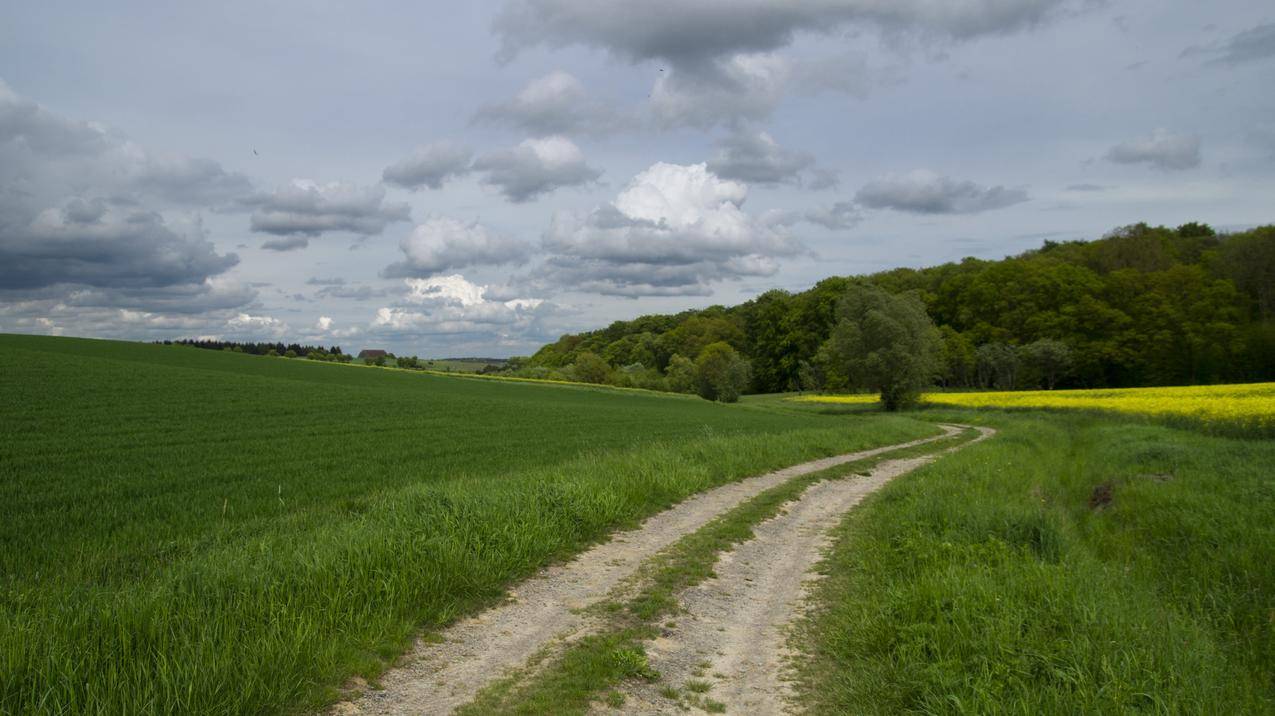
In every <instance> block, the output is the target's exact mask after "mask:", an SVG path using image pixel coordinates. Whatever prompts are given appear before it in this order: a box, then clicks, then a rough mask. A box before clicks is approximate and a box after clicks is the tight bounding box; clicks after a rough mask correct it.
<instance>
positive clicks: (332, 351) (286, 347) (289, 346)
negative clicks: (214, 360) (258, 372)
mask: <svg viewBox="0 0 1275 716" xmlns="http://www.w3.org/2000/svg"><path fill="white" fill-rule="evenodd" d="M156 343H161V344H163V345H166V346H189V347H191V348H201V349H203V350H210V351H229V352H231V353H249V354H252V355H258V356H284V357H286V358H309V359H311V360H323V361H334V362H339V363H349V362H350V361H351V360H353V358H352V357H351V356H350V355H349V354H347V353H345V352H344V351H342V350H341V346H330V347H328V348H324V347H323V346H306V345H301V344H299V343H283V342H274V343H252V342H240V341H217V340H208V339H198V338H183V339H180V340H176V341H156Z"/></svg>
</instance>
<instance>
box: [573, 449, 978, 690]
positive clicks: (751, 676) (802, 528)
mask: <svg viewBox="0 0 1275 716" xmlns="http://www.w3.org/2000/svg"><path fill="white" fill-rule="evenodd" d="M977 430H978V431H979V435H978V437H976V438H975V439H974V440H971V441H969V442H965V443H962V444H960V445H957V446H955V447H952V448H948V449H946V450H941V451H938V452H934V453H931V454H928V455H923V456H920V457H909V458H902V459H896V460H886V461H883V462H881V463H878V464H877V465H876V466H875V467H873V468H872V469H871V470H870V471H869V472H868V473H867V474H866V475H861V476H854V477H848V478H843V479H836V480H825V481H823V482H820V483H818V484H816V485H813V486H811V487H810V488H808V489H807V490H806V491H805V492H804V493H802V495H801V496H800V497H799V498H797V499H795V500H793V501H792V502H790V503H788V505H787V506H786V509H785V510H784V511H783V512H781V513H780V514H778V515H776V516H774V517H772V518H770V519H768V520H766V521H764V522H761V523H759V524H758V525H756V526H755V527H754V528H753V538H752V539H750V540H748V541H746V542H742V543H740V544H738V545H737V546H736V547H735V549H733V550H732V551H730V552H725V553H722V554H721V555H720V556H719V557H718V561H717V564H716V565H715V567H714V569H713V571H714V575H715V576H714V577H712V578H711V579H708V580H706V581H704V582H703V583H701V584H699V585H697V586H694V587H692V588H690V589H687V590H685V591H684V592H683V593H682V594H681V595H679V600H678V601H679V603H680V606H681V608H682V612H681V613H679V614H677V616H676V625H675V626H673V627H672V628H670V629H666V630H665V632H664V635H663V636H661V637H660V638H657V639H655V640H654V641H653V642H650V643H649V644H648V645H647V649H646V652H647V656H648V658H649V660H650V665H651V667H652V668H653V669H654V670H655V671H656V672H658V673H659V674H660V679H659V680H658V681H656V682H653V683H638V682H630V683H629V684H628V685H627V686H626V688H625V689H624V690H623V693H624V694H625V697H626V698H625V700H624V705H623V706H621V707H619V708H606V707H602V706H595V708H594V710H593V712H594V713H595V714H615V713H622V714H650V713H677V712H684V711H686V710H687V708H686V707H687V706H688V705H691V706H699V707H700V708H705V707H709V706H711V708H712V709H713V710H714V711H720V712H724V713H728V714H780V713H787V712H790V710H792V708H793V705H792V703H791V699H792V692H791V687H790V684H789V678H788V677H789V669H790V663H791V659H792V657H793V656H794V654H793V652H792V650H791V648H790V647H789V646H788V627H789V625H790V624H792V623H793V621H794V619H796V618H797V617H798V616H800V615H801V613H802V612H803V605H804V604H805V603H806V599H807V597H808V596H809V593H810V588H811V586H812V582H813V581H814V580H815V579H817V578H818V575H816V574H814V573H813V570H814V568H815V566H816V564H817V563H818V561H819V559H820V558H821V557H822V555H823V554H824V553H825V551H826V550H827V549H828V548H829V547H830V546H831V543H832V537H831V531H832V529H833V528H834V527H836V526H837V524H839V523H840V521H841V520H842V519H843V518H844V517H845V515H846V514H847V513H848V512H849V511H850V510H851V509H852V508H853V507H854V506H855V505H857V504H858V503H859V502H860V501H862V500H863V498H865V497H867V496H868V495H870V494H871V493H873V492H875V491H876V490H877V489H879V488H881V487H882V486H884V485H885V484H886V483H888V482H889V481H890V480H892V479H894V478H896V477H899V476H901V475H905V474H907V473H909V472H912V471H913V470H916V469H918V468H920V467H922V466H924V465H928V464H930V463H932V462H934V461H935V460H937V459H938V458H940V457H942V456H943V455H945V454H948V453H951V452H954V451H956V450H960V449H963V448H965V447H966V446H968V445H972V444H974V443H976V442H979V441H981V440H985V439H987V438H989V437H991V436H992V435H993V434H995V432H996V431H995V430H992V429H991V428H977ZM710 702H715V703H711V704H710Z"/></svg>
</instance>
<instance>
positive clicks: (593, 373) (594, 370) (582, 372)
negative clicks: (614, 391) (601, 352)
mask: <svg viewBox="0 0 1275 716" xmlns="http://www.w3.org/2000/svg"><path fill="white" fill-rule="evenodd" d="M572 370H573V372H574V373H575V376H576V380H579V381H582V382H584V383H605V382H607V378H608V377H609V376H610V375H611V366H609V365H607V362H606V361H604V360H602V358H601V357H599V356H598V355H597V354H596V353H589V352H588V351H585V352H584V353H581V354H579V355H577V356H576V362H575V363H574V366H573V369H572Z"/></svg>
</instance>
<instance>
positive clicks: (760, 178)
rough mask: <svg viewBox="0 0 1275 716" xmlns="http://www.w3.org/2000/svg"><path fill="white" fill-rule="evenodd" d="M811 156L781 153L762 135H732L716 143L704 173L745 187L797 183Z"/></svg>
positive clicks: (812, 161) (779, 149)
mask: <svg viewBox="0 0 1275 716" xmlns="http://www.w3.org/2000/svg"><path fill="white" fill-rule="evenodd" d="M814 163H815V158H814V156H813V155H811V154H809V153H806V152H798V151H794V150H791V149H785V148H784V147H781V146H779V143H778V142H776V141H775V140H774V139H772V138H771V136H770V135H769V134H767V133H766V132H760V131H758V132H736V133H735V134H732V135H731V136H729V137H726V138H725V139H722V140H720V141H719V142H718V143H717V151H716V152H715V153H714V154H713V156H712V158H710V159H709V160H708V170H709V171H711V172H713V173H714V174H716V175H717V176H719V177H721V178H723V179H735V180H738V181H742V182H746V183H749V184H782V183H793V184H796V183H799V182H800V180H801V174H802V172H803V171H805V170H806V169H809V168H810V167H811V166H813V165H814Z"/></svg>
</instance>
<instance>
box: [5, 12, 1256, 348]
mask: <svg viewBox="0 0 1275 716" xmlns="http://www.w3.org/2000/svg"><path fill="white" fill-rule="evenodd" d="M3 15H4V21H3V22H0V332H25V333H53V334H62V335H82V336H100V337H111V338H128V339H139V340H154V339H160V338H175V337H194V336H218V337H222V338H233V339H288V340H296V341H305V342H315V341H318V342H322V343H324V344H329V343H339V344H341V345H342V346H343V347H344V348H345V349H346V350H347V351H348V350H357V349H360V348H364V347H385V348H389V349H391V350H394V351H395V352H398V353H405V354H411V353H415V354H419V355H422V356H459V355H492V356H504V355H511V354H526V353H529V352H531V351H533V350H534V349H535V348H536V347H537V346H539V345H540V344H542V343H544V342H546V341H549V340H553V339H554V338H556V337H557V336H558V335H560V334H561V333H563V332H567V331H575V330H580V329H585V328H592V327H601V326H604V325H606V324H607V323H608V322H610V321H612V320H615V319H621V318H631V317H634V316H637V315H640V314H643V313H651V312H663V311H675V310H681V309H684V308H689V307H699V306H705V305H710V304H713V303H723V304H732V303H737V302H740V301H743V300H747V299H748V298H749V297H750V296H753V295H755V294H756V293H758V292H760V291H764V290H767V289H770V288H776V287H778V288H785V289H789V290H800V289H803V288H806V287H808V286H810V285H811V284H812V283H814V282H815V281H817V280H819V279H820V278H823V277H825V276H829V275H834V274H855V273H865V272H871V271H875V270H879V269H885V268H891V267H895V266H901V265H907V266H922V265H928V264H934V263H939V262H943V261H950V260H957V259H960V258H961V257H964V256H978V257H987V258H995V257H1001V256H1004V255H1008V254H1013V253H1018V252H1021V251H1023V250H1025V249H1029V248H1033V247H1036V246H1038V245H1039V244H1040V243H1041V242H1042V241H1043V240H1045V239H1055V240H1062V239H1073V238H1096V237H1098V236H1101V235H1102V234H1103V233H1105V232H1107V231H1109V230H1110V229H1112V228H1114V227H1117V226H1120V225H1124V224H1128V223H1132V222H1136V221H1148V222H1151V223H1164V224H1171V225H1172V224H1178V223H1182V222H1185V221H1191V220H1200V221H1207V222H1209V223H1212V224H1213V225H1214V226H1217V227H1221V228H1227V227H1236V228H1238V227H1246V226H1251V225H1254V224H1262V223H1269V222H1271V221H1275V201H1273V200H1272V197H1275V93H1273V92H1271V89H1270V88H1271V87H1272V86H1275V7H1272V5H1271V4H1270V2H1269V0H1253V1H1241V0H1220V1H1219V2H1214V3H1200V2H1191V1H1187V0H1176V1H1172V2H1166V1H1165V0H1109V1H1100V0H943V1H941V2H940V1H939V0H808V1H799V0H798V1H791V2H779V1H778V0H771V1H769V2H766V1H763V0H732V1H727V0H691V1H688V0H643V2H636V1H631V2H617V1H614V0H508V1H505V2H499V1H491V2H481V1H480V2H473V3H426V2H411V3H393V2H372V3H338V2H317V3H316V2H306V3H261V2H252V3H239V2H237V1H236V0H227V1H226V2H220V3H204V4H200V5H193V4H188V3H159V2H151V3H146V2H118V3H75V2H61V1H59V0H50V1H49V2H40V3H34V2H29V3H18V4H14V5H12V6H10V7H8V8H6V9H5V11H4V13H3Z"/></svg>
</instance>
